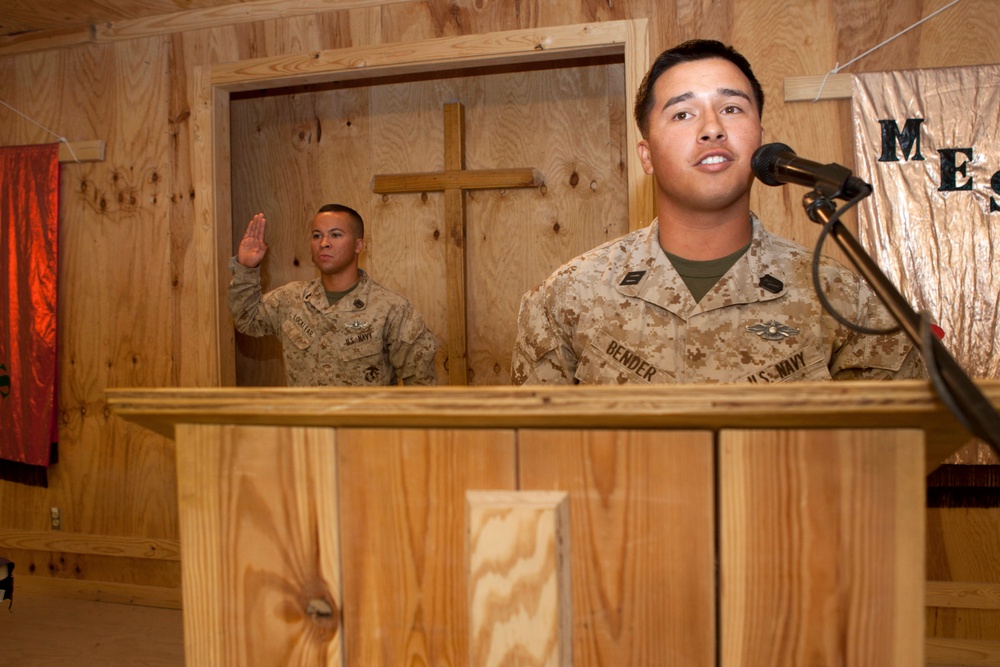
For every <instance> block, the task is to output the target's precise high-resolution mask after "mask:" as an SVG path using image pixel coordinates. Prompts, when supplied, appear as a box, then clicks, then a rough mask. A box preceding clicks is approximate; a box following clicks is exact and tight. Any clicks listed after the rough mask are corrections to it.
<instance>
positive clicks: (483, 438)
mask: <svg viewBox="0 0 1000 667" xmlns="http://www.w3.org/2000/svg"><path fill="white" fill-rule="evenodd" d="M980 386H981V387H982V388H983V391H984V393H985V394H986V395H987V397H988V398H989V400H991V401H992V402H994V403H997V402H998V401H997V399H998V398H1000V383H995V382H985V383H981V384H980ZM108 400H109V403H110V405H111V407H112V409H113V411H114V412H115V413H116V414H118V415H120V416H122V417H124V418H125V419H128V420H130V421H134V422H136V423H138V424H140V425H142V426H144V427H146V428H149V429H152V430H155V431H157V432H159V433H162V434H164V435H166V436H167V437H171V438H174V439H175V440H176V443H177V475H178V484H179V501H180V540H181V562H182V580H183V610H184V634H185V654H186V659H187V663H188V664H189V665H213V666H214V665H246V664H259V665H277V664H332V665H342V664H343V665H351V666H354V665H363V666H365V667H373V666H382V665H384V666H387V667H388V666H393V667H395V666H397V665H454V666H463V665H477V666H478V665H493V664H496V665H500V664H505V665H569V664H573V665H577V666H581V665H595V666H596V665H636V666H653V665H684V666H695V667H710V666H714V665H717V664H719V665H725V666H727V667H729V666H736V665H740V666H746V667H758V666H760V665H783V666H790V665H803V666H805V665H857V666H869V665H879V666H880V667H885V666H890V665H896V666H899V667H912V666H913V665H922V664H923V662H924V658H923V644H924V592H923V591H924V494H925V491H924V488H925V485H924V479H925V473H926V471H928V470H930V469H932V468H933V467H935V466H936V465H937V464H938V463H940V462H941V461H942V460H944V459H945V458H946V457H947V456H948V455H949V454H950V453H951V452H952V451H954V450H955V449H956V448H957V447H958V446H960V445H961V444H962V443H963V442H964V441H965V440H967V439H968V436H967V435H966V434H965V432H964V431H963V430H962V429H960V427H959V426H958V425H957V424H956V422H955V421H954V420H953V419H952V418H951V416H950V415H949V414H948V413H947V411H946V410H945V408H944V407H943V405H942V404H941V403H940V402H939V401H938V400H937V398H936V397H935V395H934V393H933V391H932V390H931V388H930V386H929V385H928V384H927V383H925V382H918V381H905V382H891V383H876V382H871V383H863V382H843V383H801V384H789V385H785V386H768V387H752V388H748V387H743V386H732V385H723V386H720V385H687V386H681V387H659V388H631V387H558V388H531V387H519V388H507V387H480V388H475V387H442V388H435V389H414V388H387V389H383V390H366V389H286V388H281V389H260V388H239V389H235V388H229V389H225V388H224V389H151V390H143V389H121V390H109V391H108Z"/></svg>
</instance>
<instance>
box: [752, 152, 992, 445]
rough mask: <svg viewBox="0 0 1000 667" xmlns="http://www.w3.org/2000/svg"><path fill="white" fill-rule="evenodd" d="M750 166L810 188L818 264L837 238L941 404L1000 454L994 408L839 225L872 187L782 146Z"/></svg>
mask: <svg viewBox="0 0 1000 667" xmlns="http://www.w3.org/2000/svg"><path fill="white" fill-rule="evenodd" d="M751 167H752V169H753V172H754V175H755V176H757V179H758V180H760V181H761V182H762V183H764V184H766V185H781V184H783V183H797V184H799V185H805V186H807V187H811V188H812V190H811V191H810V192H808V193H806V195H805V196H804V197H803V199H802V205H803V207H804V208H805V210H806V214H807V215H808V216H809V219H810V220H812V221H813V222H816V223H819V224H822V225H823V226H824V227H823V233H822V235H821V236H820V239H819V242H818V243H817V247H816V257H815V259H814V261H815V262H818V261H819V249H820V246H821V245H822V242H823V238H824V237H825V236H826V235H827V234H829V235H831V236H833V238H834V240H835V241H836V242H837V244H838V245H839V246H840V248H841V249H842V250H843V251H844V254H845V255H846V256H847V257H848V259H849V260H850V261H851V263H852V264H854V266H855V267H856V268H857V270H858V272H859V273H860V274H861V275H862V276H863V277H864V278H865V280H867V281H868V284H869V285H871V287H872V290H873V291H874V292H875V294H876V295H877V296H878V297H879V299H881V301H882V303H884V304H885V306H886V308H888V310H889V312H890V313H891V314H892V316H893V317H894V318H895V319H896V321H897V322H899V324H900V326H901V327H902V328H903V330H904V331H905V332H906V334H907V336H909V337H910V340H912V341H913V344H914V345H916V346H917V348H918V349H920V350H921V353H922V355H923V358H924V363H925V364H926V365H927V369H928V374H929V376H930V379H931V383H932V384H933V386H934V389H935V391H936V392H937V394H938V397H939V398H940V399H941V401H942V402H943V403H944V404H945V405H946V406H947V407H948V409H949V410H950V411H951V413H952V414H953V415H954V416H955V418H956V419H957V420H958V421H959V422H960V423H961V424H962V425H963V426H964V427H965V428H966V429H967V430H968V431H969V432H970V433H971V434H972V435H974V436H976V437H978V438H980V439H982V440H984V441H985V442H987V443H988V444H989V445H990V446H991V447H992V448H993V449H994V450H995V451H996V452H997V453H1000V414H998V413H997V410H996V408H994V406H993V405H992V404H991V403H990V402H989V401H988V400H987V399H986V397H985V396H983V394H982V392H981V391H980V390H979V387H977V386H976V384H975V383H974V382H973V381H972V379H971V378H969V376H968V374H967V373H966V372H965V371H964V370H963V369H962V367H961V366H960V365H959V364H958V362H957V361H956V360H955V358H954V357H953V356H952V355H951V353H950V352H948V349H947V348H946V347H945V346H944V344H943V343H942V342H941V341H940V340H939V339H938V338H937V337H936V336H933V335H931V334H930V321H929V319H927V317H922V316H921V315H918V314H917V313H916V311H914V309H913V307H912V306H910V304H909V303H908V302H907V301H906V299H905V298H904V297H903V295H902V294H900V292H899V290H897V289H896V286H895V285H893V283H892V281H890V280H889V278H888V277H887V276H886V275H885V273H883V272H882V270H881V269H880V268H879V267H878V265H877V264H876V263H875V261H874V260H873V259H872V257H871V255H869V254H868V252H867V251H866V250H865V249H864V248H863V247H862V246H861V244H860V243H859V242H858V240H857V239H856V238H854V236H853V235H852V234H851V232H850V231H849V230H848V229H847V228H846V227H845V226H844V225H843V224H841V223H840V215H841V214H842V213H843V212H844V211H845V210H847V209H849V208H851V207H852V206H855V205H856V204H857V203H858V202H860V201H861V200H862V199H864V198H865V197H867V196H869V195H870V194H871V192H872V189H871V186H870V185H869V184H867V183H865V182H864V181H862V180H861V179H858V178H855V177H853V176H851V175H850V173H851V172H850V171H849V170H848V169H847V168H846V167H841V166H840V165H836V164H833V165H820V164H818V163H815V162H809V161H808V160H802V159H801V158H797V157H796V156H795V152H794V151H792V149H790V148H788V146H785V145H784V144H766V145H764V146H761V147H760V148H758V149H757V151H756V152H755V153H754V156H753V159H752V160H751ZM838 168H839V169H838ZM834 197H840V198H844V199H848V200H849V201H848V203H847V204H846V205H845V206H844V207H843V209H841V210H837V209H836V207H835V206H834V204H833V202H832V201H830V200H831V199H833V198H834ZM815 275H816V274H815V272H814V276H815ZM816 290H817V293H818V295H819V296H820V300H821V301H822V302H823V305H824V306H825V307H826V308H827V310H830V311H831V313H832V314H833V315H834V316H835V317H836V318H837V319H838V320H839V319H841V318H842V316H841V315H840V314H839V313H836V312H834V311H833V310H832V307H831V305H830V304H829V302H828V301H827V300H826V299H825V296H824V295H823V294H822V293H821V292H820V285H819V282H818V281H817V284H816ZM841 321H842V320H841Z"/></svg>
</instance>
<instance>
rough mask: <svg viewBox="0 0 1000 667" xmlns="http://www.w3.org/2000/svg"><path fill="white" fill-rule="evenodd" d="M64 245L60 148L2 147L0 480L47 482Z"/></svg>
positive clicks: (53, 430) (52, 438)
mask: <svg viewBox="0 0 1000 667" xmlns="http://www.w3.org/2000/svg"><path fill="white" fill-rule="evenodd" d="M58 246H59V145H58V144H51V145H44V146H12V147H0V267H2V268H0V272H2V273H0V276H2V277H0V479H8V480H14V481H23V482H27V483H32V484H42V485H44V484H45V483H46V477H45V470H46V468H47V467H48V465H49V463H50V462H51V460H50V457H51V454H52V452H53V449H54V447H53V445H54V444H55V441H56V436H57V429H56V367H57V359H56V277H57V275H58Z"/></svg>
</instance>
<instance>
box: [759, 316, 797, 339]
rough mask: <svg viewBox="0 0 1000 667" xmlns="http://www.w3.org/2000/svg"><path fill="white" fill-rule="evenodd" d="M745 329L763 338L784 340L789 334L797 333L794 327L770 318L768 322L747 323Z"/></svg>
mask: <svg viewBox="0 0 1000 667" xmlns="http://www.w3.org/2000/svg"><path fill="white" fill-rule="evenodd" d="M747 331H749V332H750V333H755V334H757V335H758V336H760V337H761V338H763V339H764V340H784V339H785V338H788V337H789V336H794V335H796V334H798V333H799V330H798V329H796V328H795V327H790V326H788V325H787V324H780V323H778V322H776V321H775V320H770V321H769V322H764V323H763V324H749V325H747Z"/></svg>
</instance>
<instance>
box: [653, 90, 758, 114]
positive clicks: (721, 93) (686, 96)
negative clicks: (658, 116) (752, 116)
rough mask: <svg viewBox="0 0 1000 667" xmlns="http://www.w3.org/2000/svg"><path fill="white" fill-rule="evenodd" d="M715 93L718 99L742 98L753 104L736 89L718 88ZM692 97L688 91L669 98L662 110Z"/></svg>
mask: <svg viewBox="0 0 1000 667" xmlns="http://www.w3.org/2000/svg"><path fill="white" fill-rule="evenodd" d="M715 93H716V95H718V96H719V97H742V98H743V99H745V100H746V101H747V102H750V103H751V104H752V103H753V100H752V99H750V96H749V95H747V94H746V93H745V92H743V91H742V90H739V89H737V88H718V89H717V90H716V91H715ZM693 97H694V93H692V92H690V91H688V92H686V93H681V94H680V95H675V96H674V97H671V98H670V99H669V100H667V103H666V104H664V105H663V108H664V109H669V108H670V107H671V106H673V105H674V104H680V103H681V102H684V101H686V100H690V99H691V98H693Z"/></svg>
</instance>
